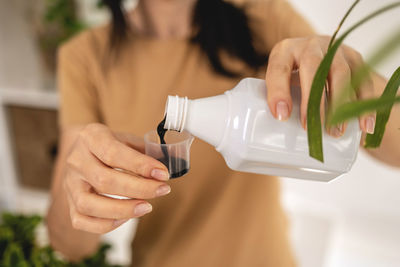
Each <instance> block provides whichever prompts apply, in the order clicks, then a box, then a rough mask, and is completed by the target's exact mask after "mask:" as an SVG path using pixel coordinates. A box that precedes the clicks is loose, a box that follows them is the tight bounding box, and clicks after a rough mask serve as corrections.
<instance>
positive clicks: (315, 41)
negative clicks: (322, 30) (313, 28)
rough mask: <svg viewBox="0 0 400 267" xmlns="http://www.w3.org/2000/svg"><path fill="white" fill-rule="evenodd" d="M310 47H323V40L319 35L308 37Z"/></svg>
mask: <svg viewBox="0 0 400 267" xmlns="http://www.w3.org/2000/svg"><path fill="white" fill-rule="evenodd" d="M307 46H308V48H315V47H321V40H320V38H319V37H318V36H312V37H310V38H309V39H308V45H307Z"/></svg>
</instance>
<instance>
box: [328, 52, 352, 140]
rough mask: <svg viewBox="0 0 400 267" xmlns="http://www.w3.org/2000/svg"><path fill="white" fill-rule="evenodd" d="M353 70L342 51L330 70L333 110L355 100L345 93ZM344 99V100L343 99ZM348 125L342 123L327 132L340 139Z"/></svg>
mask: <svg viewBox="0 0 400 267" xmlns="http://www.w3.org/2000/svg"><path fill="white" fill-rule="evenodd" d="M350 79H351V69H350V66H349V63H348V62H347V60H346V58H345V57H344V55H343V53H342V52H341V51H338V52H337V53H336V55H335V57H334V59H333V62H332V65H331V68H330V70H329V76H328V80H329V88H330V90H329V99H330V105H331V106H332V107H333V109H334V108H335V107H336V106H337V105H338V104H341V103H343V102H349V101H350V100H351V99H353V98H354V96H353V95H352V93H351V92H350V93H349V92H344V91H343V90H344V89H346V87H345V85H347V84H348V83H349V82H350ZM343 97H344V98H343ZM346 127H347V123H340V124H339V125H332V126H330V127H329V128H328V129H327V131H328V133H329V134H330V135H331V136H333V137H340V136H342V135H343V133H344V131H345V129H346Z"/></svg>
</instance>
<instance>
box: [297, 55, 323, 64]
mask: <svg viewBox="0 0 400 267" xmlns="http://www.w3.org/2000/svg"><path fill="white" fill-rule="evenodd" d="M321 61H322V55H317V54H305V55H304V56H302V58H301V64H302V65H305V66H315V65H319V64H320V63H321Z"/></svg>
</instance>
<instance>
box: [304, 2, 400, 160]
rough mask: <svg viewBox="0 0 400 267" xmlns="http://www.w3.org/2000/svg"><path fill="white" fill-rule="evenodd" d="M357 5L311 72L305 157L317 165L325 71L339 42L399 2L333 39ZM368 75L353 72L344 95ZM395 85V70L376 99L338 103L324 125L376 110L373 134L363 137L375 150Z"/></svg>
mask: <svg viewBox="0 0 400 267" xmlns="http://www.w3.org/2000/svg"><path fill="white" fill-rule="evenodd" d="M359 2H360V0H356V1H355V2H354V3H353V5H352V6H351V7H350V9H349V10H348V11H347V12H346V14H345V16H344V18H343V19H342V20H341V22H340V24H339V27H338V28H337V30H336V32H335V34H334V35H333V37H332V39H331V42H330V44H329V47H328V50H327V52H326V54H325V56H324V58H323V60H322V61H321V63H320V65H319V67H318V69H317V72H316V73H315V76H314V79H313V83H312V86H311V91H310V97H309V101H308V106H307V135H308V145H309V154H310V156H311V157H313V158H315V159H317V160H319V161H321V162H323V161H324V156H323V148H322V125H321V118H320V103H321V98H322V95H323V91H324V87H325V84H326V80H327V77H328V74H329V70H330V67H331V64H332V62H333V58H334V56H335V54H336V52H337V50H338V49H339V47H340V45H341V44H342V43H343V41H344V40H345V38H346V37H347V36H348V35H349V34H350V33H351V32H353V31H354V30H355V29H357V28H358V27H360V26H361V25H362V24H364V23H365V22H367V21H369V20H371V19H372V18H374V17H376V16H378V15H380V14H382V13H384V12H387V11H389V10H391V9H394V8H397V7H400V2H399V1H398V2H394V3H392V4H389V5H387V6H384V7H383V8H381V9H379V10H377V11H375V12H373V13H371V14H369V15H368V16H366V17H365V18H363V19H362V20H360V21H359V22H357V23H356V24H354V25H353V26H352V27H350V28H349V29H348V30H347V31H345V32H344V33H343V34H342V35H341V36H340V37H339V38H337V39H336V35H337V33H338V32H339V30H340V28H341V26H342V25H343V23H344V21H345V20H346V18H347V17H348V15H349V14H350V13H351V11H352V10H353V9H354V7H355V6H356V5H357V4H358V3H359ZM399 39H400V33H399V34H398V35H397V34H396V35H395V38H393V39H391V40H390V41H389V42H388V43H387V44H385V45H384V46H383V49H386V50H383V49H381V50H379V52H378V53H376V55H375V56H374V57H373V60H371V63H377V62H379V61H380V60H381V58H384V57H385V56H386V55H387V54H388V53H389V51H391V50H393V49H394V48H395V47H396V46H398V45H399V43H400V42H398V40H399ZM369 72H370V67H369V66H368V65H365V66H362V67H361V68H360V70H359V71H358V72H357V73H356V75H355V78H353V82H352V84H351V85H348V86H346V90H344V91H345V93H347V94H348V93H349V92H348V91H349V90H351V89H352V88H353V86H355V87H358V86H359V85H361V84H362V82H363V80H364V79H365V77H367V76H368V75H369ZM354 81H355V82H354ZM399 85H400V70H399V69H398V70H397V71H395V72H394V74H393V75H392V77H391V79H390V80H389V82H388V84H387V86H386V88H385V90H384V92H383V94H382V96H381V97H380V98H376V99H368V100H359V101H353V102H350V103H345V104H339V105H337V106H336V107H335V109H334V110H332V108H330V110H329V111H328V114H329V116H328V120H327V124H328V125H334V124H338V123H341V122H344V121H346V120H348V119H351V118H354V117H357V116H359V115H361V114H364V113H366V112H371V111H377V117H376V126H375V132H374V134H368V135H367V138H366V143H365V147H368V148H376V147H378V146H379V145H380V143H381V140H382V137H383V134H384V131H385V127H386V123H387V121H388V119H389V114H390V111H391V109H392V106H393V105H394V103H395V102H399V101H400V99H399V97H396V93H397V90H398V88H399ZM339 99H340V98H339Z"/></svg>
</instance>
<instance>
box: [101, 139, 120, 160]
mask: <svg viewBox="0 0 400 267" xmlns="http://www.w3.org/2000/svg"><path fill="white" fill-rule="evenodd" d="M101 151H102V153H101V155H100V157H101V159H102V160H103V161H104V163H106V164H109V165H111V164H112V163H113V162H114V161H115V160H116V158H117V155H118V151H117V146H116V145H115V141H114V140H107V141H105V142H104V144H103V149H102V150H101Z"/></svg>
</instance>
